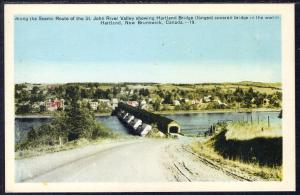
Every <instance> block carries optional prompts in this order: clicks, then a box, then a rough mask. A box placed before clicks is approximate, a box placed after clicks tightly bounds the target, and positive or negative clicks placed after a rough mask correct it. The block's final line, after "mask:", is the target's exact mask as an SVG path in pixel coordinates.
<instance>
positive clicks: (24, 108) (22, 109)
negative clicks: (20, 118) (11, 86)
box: [16, 104, 32, 114]
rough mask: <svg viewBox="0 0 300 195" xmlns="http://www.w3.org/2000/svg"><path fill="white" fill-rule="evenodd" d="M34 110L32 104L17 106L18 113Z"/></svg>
mask: <svg viewBox="0 0 300 195" xmlns="http://www.w3.org/2000/svg"><path fill="white" fill-rule="evenodd" d="M31 112H32V107H31V106H30V104H24V105H19V106H18V108H17V111H16V113H17V114H27V113H31Z"/></svg>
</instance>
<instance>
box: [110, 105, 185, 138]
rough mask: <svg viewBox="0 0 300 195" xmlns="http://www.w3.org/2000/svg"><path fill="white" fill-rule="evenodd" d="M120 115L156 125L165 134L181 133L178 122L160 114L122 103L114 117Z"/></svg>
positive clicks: (115, 111)
mask: <svg viewBox="0 0 300 195" xmlns="http://www.w3.org/2000/svg"><path fill="white" fill-rule="evenodd" d="M120 113H123V114H130V115H131V116H133V118H135V119H139V120H141V121H142V123H143V124H148V125H156V126H157V128H158V130H159V131H161V132H163V133H165V134H169V133H180V126H179V124H178V123H177V122H176V121H174V120H172V119H169V118H167V117H164V116H161V115H159V114H154V113H152V112H149V111H146V110H143V109H139V108H136V107H133V106H130V105H128V104H125V103H123V102H120V103H119V104H118V107H116V109H115V110H114V112H113V114H114V115H118V114H120ZM133 118H132V119H133Z"/></svg>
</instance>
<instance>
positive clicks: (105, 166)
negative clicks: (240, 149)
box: [15, 138, 236, 182]
mask: <svg viewBox="0 0 300 195" xmlns="http://www.w3.org/2000/svg"><path fill="white" fill-rule="evenodd" d="M189 141H191V140H190V139H186V138H180V139H147V138H141V139H132V140H125V141H119V142H108V143H101V144H98V145H90V146H86V147H83V148H79V149H73V150H69V151H63V152H58V153H52V154H46V155H43V156H38V157H34V158H29V159H22V160H16V164H15V166H16V181H17V182H169V181H232V180H236V178H234V177H232V176H231V175H228V174H226V173H225V172H223V171H222V170H217V169H215V168H213V167H211V166H208V165H207V164H205V163H203V162H202V161H200V160H199V159H198V158H197V157H195V155H193V154H191V153H189V152H187V151H186V150H184V147H183V146H184V145H185V144H186V143H188V142H189Z"/></svg>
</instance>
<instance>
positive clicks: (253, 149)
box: [190, 130, 282, 181]
mask: <svg viewBox="0 0 300 195" xmlns="http://www.w3.org/2000/svg"><path fill="white" fill-rule="evenodd" d="M226 132H227V130H222V131H220V132H219V133H218V134H217V135H215V136H213V137H212V138H210V139H209V140H207V141H203V142H193V143H191V144H190V148H191V149H192V150H193V151H194V152H195V153H196V154H197V155H200V156H202V157H204V158H207V159H210V160H212V161H213V162H216V163H218V164H219V165H220V167H227V168H229V169H231V170H232V171H234V172H236V173H237V174H238V175H242V176H243V177H250V178H255V179H253V180H259V179H263V180H268V181H281V180H282V137H272V138H270V137H268V138H267V137H257V138H253V139H248V140H237V139H226Z"/></svg>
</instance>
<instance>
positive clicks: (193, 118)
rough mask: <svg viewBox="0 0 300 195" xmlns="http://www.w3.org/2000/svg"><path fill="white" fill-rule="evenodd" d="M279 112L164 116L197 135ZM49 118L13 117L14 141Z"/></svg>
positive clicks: (119, 129) (105, 119) (114, 122)
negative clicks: (226, 123) (221, 123)
mask: <svg viewBox="0 0 300 195" xmlns="http://www.w3.org/2000/svg"><path fill="white" fill-rule="evenodd" d="M278 115H279V112H252V113H245V112H240V113H238V112H225V113H189V114H172V115H165V116H166V117H168V118H170V119H173V120H175V121H177V122H178V123H179V124H180V127H181V132H182V133H183V134H185V135H199V134H202V133H203V132H204V131H206V130H207V129H208V128H209V127H210V126H211V125H212V124H214V123H216V122H218V121H227V120H232V121H237V120H240V121H249V122H250V121H251V118H252V121H253V122H258V120H259V121H267V120H268V116H269V120H270V123H271V124H274V123H281V119H279V118H278ZM51 120H52V119H51V118H16V119H15V135H16V139H15V142H18V141H20V140H23V139H25V138H26V134H27V132H28V130H30V129H31V128H32V127H37V126H40V125H42V124H45V123H50V122H51ZM96 120H97V121H99V122H102V123H103V124H104V125H106V126H107V127H109V128H111V129H112V130H113V131H114V132H115V133H118V134H121V135H128V130H127V129H126V128H125V127H124V126H123V124H122V123H121V122H120V121H119V120H118V118H117V117H116V116H97V117H96Z"/></svg>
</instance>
